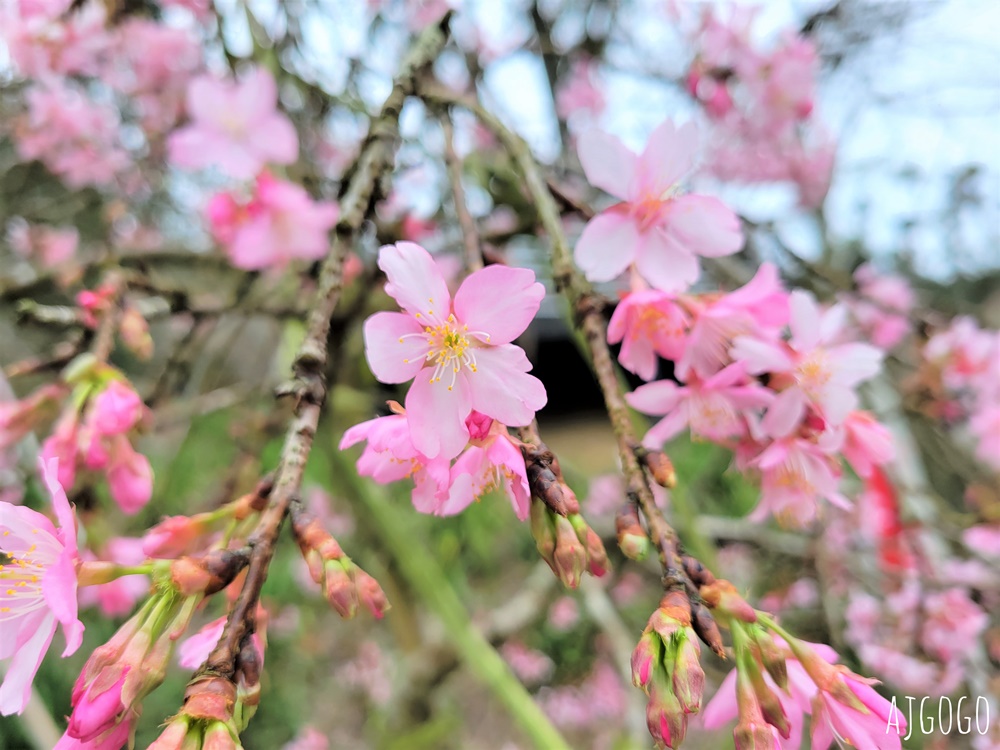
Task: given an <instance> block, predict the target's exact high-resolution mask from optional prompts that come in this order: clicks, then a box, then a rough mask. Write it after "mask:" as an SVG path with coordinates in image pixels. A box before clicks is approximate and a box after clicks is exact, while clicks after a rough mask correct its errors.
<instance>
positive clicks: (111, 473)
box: [107, 436, 153, 515]
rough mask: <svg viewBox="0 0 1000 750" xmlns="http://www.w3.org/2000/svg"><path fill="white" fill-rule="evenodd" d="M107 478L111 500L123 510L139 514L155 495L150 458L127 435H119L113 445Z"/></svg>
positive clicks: (129, 513) (127, 512)
mask: <svg viewBox="0 0 1000 750" xmlns="http://www.w3.org/2000/svg"><path fill="white" fill-rule="evenodd" d="M107 477H108V490H110V492H111V499H112V500H114V501H115V502H116V503H118V507H119V508H121V509H122V512H123V513H126V514H128V515H132V514H133V513H138V512H139V511H140V510H141V509H142V508H144V507H145V505H146V503H148V502H149V500H150V498H151V497H152V496H153V469H152V467H150V465H149V459H147V458H146V457H145V456H144V455H142V454H141V453H139V452H138V451H136V450H134V449H133V448H132V444H131V443H130V442H129V441H128V439H127V438H125V437H124V436H118V437H117V438H115V439H114V441H113V442H112V444H111V455H110V458H109V460H108V466H107Z"/></svg>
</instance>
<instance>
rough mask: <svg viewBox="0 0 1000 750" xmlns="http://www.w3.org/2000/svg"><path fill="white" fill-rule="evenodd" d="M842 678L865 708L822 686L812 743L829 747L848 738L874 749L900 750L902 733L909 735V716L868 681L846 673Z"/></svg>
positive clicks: (817, 749)
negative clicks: (893, 707) (841, 700)
mask: <svg viewBox="0 0 1000 750" xmlns="http://www.w3.org/2000/svg"><path fill="white" fill-rule="evenodd" d="M841 679H842V680H843V682H844V684H845V685H847V687H848V688H849V689H850V691H851V692H852V693H853V694H854V696H855V697H856V698H857V699H858V700H859V701H860V703H861V704H862V706H863V709H862V710H859V709H856V708H852V707H851V706H848V705H846V704H845V703H841V702H840V701H839V700H838V699H837V698H836V697H834V696H833V695H832V694H831V693H830V692H829V691H827V690H820V691H819V692H818V693H817V695H816V697H815V698H814V699H813V721H812V733H811V740H812V747H813V748H814V749H815V750H827V749H828V748H829V747H830V746H831V745H833V744H834V742H836V743H837V744H838V746H839V745H840V744H842V742H843V741H847V742H849V743H850V744H851V745H853V746H854V747H864V748H871V750H900V748H901V747H902V743H901V742H900V737H901V736H905V735H906V717H905V716H903V715H902V713H901V712H899V711H898V710H897V711H895V712H893V709H892V705H891V704H890V703H889V701H887V700H886V699H885V698H883V697H882V696H881V695H879V694H878V693H877V692H875V690H874V689H873V688H871V687H870V686H869V685H865V684H864V683H862V682H859V681H858V680H855V679H852V678H851V677H847V676H844V677H842V678H841ZM890 712H892V713H890ZM890 721H892V724H890ZM897 722H898V727H899V734H897V733H896V732H897V730H896V727H897Z"/></svg>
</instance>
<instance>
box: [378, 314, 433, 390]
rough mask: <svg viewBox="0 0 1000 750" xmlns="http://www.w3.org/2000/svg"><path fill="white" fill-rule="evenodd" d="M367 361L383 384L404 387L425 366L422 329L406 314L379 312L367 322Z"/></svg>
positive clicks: (425, 348) (424, 346)
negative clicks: (398, 384) (402, 384)
mask: <svg viewBox="0 0 1000 750" xmlns="http://www.w3.org/2000/svg"><path fill="white" fill-rule="evenodd" d="M363 330H364V338H365V357H366V358H367V359H368V366H369V367H370V368H371V370H372V372H373V373H374V375H375V377H376V378H378V379H379V380H380V381H382V382H383V383H405V382H407V381H408V380H412V379H413V378H414V377H416V375H417V373H418V372H420V370H421V369H422V368H423V366H424V364H425V363H426V355H427V338H426V337H425V336H424V335H423V328H422V327H421V326H420V324H419V323H418V322H417V321H416V320H414V319H413V318H412V317H411V316H409V315H405V314H404V313H395V312H379V313H375V314H374V315H372V316H371V317H370V318H368V320H366V321H365V325H364V329H363Z"/></svg>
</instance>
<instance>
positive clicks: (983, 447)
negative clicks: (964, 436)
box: [969, 353, 1000, 471]
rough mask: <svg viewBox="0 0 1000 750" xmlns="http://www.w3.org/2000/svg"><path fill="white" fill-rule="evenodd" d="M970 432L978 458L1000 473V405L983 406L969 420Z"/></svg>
mask: <svg viewBox="0 0 1000 750" xmlns="http://www.w3.org/2000/svg"><path fill="white" fill-rule="evenodd" d="M998 354H1000V353H998ZM969 432H971V433H972V435H973V437H975V438H976V458H978V459H979V460H980V461H982V462H983V463H984V464H986V465H987V466H989V467H991V468H993V469H995V470H997V471H1000V404H998V403H992V404H991V403H986V404H983V406H982V408H980V409H979V410H978V411H977V412H976V413H975V414H973V415H972V418H971V419H970V420H969Z"/></svg>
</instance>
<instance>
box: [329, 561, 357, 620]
mask: <svg viewBox="0 0 1000 750" xmlns="http://www.w3.org/2000/svg"><path fill="white" fill-rule="evenodd" d="M323 571H324V573H325V578H326V580H325V582H324V585H323V593H324V594H325V595H326V600H327V601H328V602H330V606H332V607H333V608H334V609H335V610H337V614H339V615H340V616H341V617H343V618H344V619H345V620H349V619H351V618H352V617H354V615H355V613H357V611H358V590H357V588H356V587H355V585H354V581H352V580H351V576H349V575H348V573H347V570H346V569H345V568H344V564H343V562H341V561H340V560H330V561H329V562H327V563H326V564H325V565H324V566H323Z"/></svg>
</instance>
